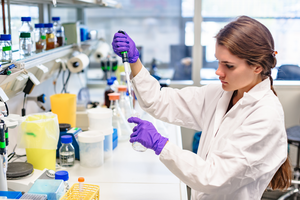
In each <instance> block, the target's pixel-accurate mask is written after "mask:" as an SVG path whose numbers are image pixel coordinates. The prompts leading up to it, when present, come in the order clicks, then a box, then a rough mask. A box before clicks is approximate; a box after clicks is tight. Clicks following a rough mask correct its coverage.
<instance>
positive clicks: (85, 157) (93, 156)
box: [78, 131, 104, 167]
mask: <svg viewBox="0 0 300 200" xmlns="http://www.w3.org/2000/svg"><path fill="white" fill-rule="evenodd" d="M103 140H104V135H103V134H101V132H99V131H85V132H82V133H79V134H78V141H79V149H80V165H81V166H83V167H100V166H101V165H102V164H103V162H104V148H103Z"/></svg>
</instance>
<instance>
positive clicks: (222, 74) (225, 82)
mask: <svg viewBox="0 0 300 200" xmlns="http://www.w3.org/2000/svg"><path fill="white" fill-rule="evenodd" d="M112 45H113V49H114V52H115V53H116V54H118V55H119V56H120V52H123V51H127V52H128V57H129V62H130V63H131V64H130V66H131V70H132V76H133V78H132V83H133V87H134V91H135V94H136V96H137V99H138V101H139V104H140V106H141V107H142V108H143V109H144V110H145V111H146V112H148V113H150V114H151V115H153V116H154V117H155V118H158V119H160V120H163V121H165V122H169V123H172V124H176V125H179V126H183V127H187V128H191V129H195V130H202V135H201V139H200V144H199V148H198V153H197V155H196V154H194V153H193V152H190V151H187V150H182V149H180V148H179V147H178V146H176V145H175V144H172V142H169V141H168V139H167V138H165V137H163V136H161V135H160V134H159V133H158V132H157V130H156V129H155V128H154V126H153V125H152V124H151V123H150V122H148V121H144V120H141V119H139V118H134V117H132V118H129V119H128V121H129V122H134V123H136V124H137V126H136V127H135V128H134V129H133V133H132V135H131V139H130V142H136V141H137V142H140V143H142V144H143V145H144V146H145V147H147V148H150V149H153V150H154V151H155V153H156V154H157V155H159V159H160V160H161V162H163V163H164V165H165V166H166V167H167V168H168V169H169V170H170V171H171V172H172V173H173V174H175V175H176V176H177V177H178V178H179V179H180V180H182V181H183V182H184V183H185V184H187V185H188V186H189V187H191V188H192V194H191V198H192V199H193V200H196V199H201V200H202V199H205V200H206V199H209V200H212V199H213V200H225V199H226V200H235V199H236V200H240V199H243V200H250V199H251V200H254V199H255V200H258V199H261V196H262V194H263V192H264V191H265V189H266V188H267V187H268V186H269V187H270V188H273V189H286V188H287V187H289V186H290V182H291V176H292V174H291V167H290V164H289V160H288V159H287V136H286V131H285V125H284V113H283V109H282V106H281V104H280V102H279V100H278V98H277V97H276V93H275V91H274V89H273V87H272V84H273V80H272V77H271V68H273V67H275V65H276V53H277V52H276V51H274V41H273V38H272V35H271V33H270V32H269V30H268V29H267V28H266V27H265V26H264V25H263V24H261V23H260V22H258V21H256V20H254V19H252V18H249V17H246V16H241V17H239V18H237V19H236V20H235V21H233V22H231V23H229V24H228V25H226V26H225V27H224V28H223V29H221V30H220V31H219V33H218V34H217V35H216V51H215V56H216V58H217V60H218V61H219V66H218V69H217V71H216V74H217V75H218V76H219V79H220V81H221V84H211V85H206V86H203V87H186V88H184V89H181V90H178V89H172V88H162V89H160V85H159V83H158V82H157V81H156V80H155V78H153V77H152V76H151V75H150V74H149V72H148V71H147V70H146V69H145V68H144V67H143V65H142V63H141V62H140V60H139V59H138V58H139V52H138V50H137V49H136V47H135V43H134V42H133V41H132V39H131V38H130V37H129V36H128V35H127V34H125V35H124V34H121V33H116V34H115V35H114V39H113V42H112Z"/></svg>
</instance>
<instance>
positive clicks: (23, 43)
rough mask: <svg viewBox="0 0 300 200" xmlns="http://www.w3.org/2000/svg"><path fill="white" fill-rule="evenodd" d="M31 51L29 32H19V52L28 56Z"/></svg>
mask: <svg viewBox="0 0 300 200" xmlns="http://www.w3.org/2000/svg"><path fill="white" fill-rule="evenodd" d="M31 51H32V40H31V36H30V33H25V32H23V33H21V34H20V43H19V52H20V55H21V56H30V55H31Z"/></svg>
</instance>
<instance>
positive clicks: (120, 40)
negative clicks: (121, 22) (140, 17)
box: [112, 32, 140, 63]
mask: <svg viewBox="0 0 300 200" xmlns="http://www.w3.org/2000/svg"><path fill="white" fill-rule="evenodd" d="M124 33H125V35H124V34H123V33H115V35H114V39H113V42H112V46H113V50H114V52H115V53H116V54H117V55H118V56H120V57H122V55H121V52H123V51H127V54H128V61H129V63H135V62H136V61H137V59H138V58H139V56H140V54H139V51H138V50H137V48H136V47H135V43H134V41H133V40H132V39H131V38H130V37H129V35H127V33H126V32H124Z"/></svg>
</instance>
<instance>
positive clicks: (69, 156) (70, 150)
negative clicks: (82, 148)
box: [59, 135, 75, 167]
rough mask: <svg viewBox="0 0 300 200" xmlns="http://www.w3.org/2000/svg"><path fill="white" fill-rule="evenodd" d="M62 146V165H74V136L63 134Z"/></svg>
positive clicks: (60, 152) (60, 150) (60, 153)
mask: <svg viewBox="0 0 300 200" xmlns="http://www.w3.org/2000/svg"><path fill="white" fill-rule="evenodd" d="M61 143H62V145H61V147H60V148H59V159H60V166H62V167H72V166H73V165H74V161H75V149H74V147H73V145H72V136H71V135H63V136H61Z"/></svg>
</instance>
